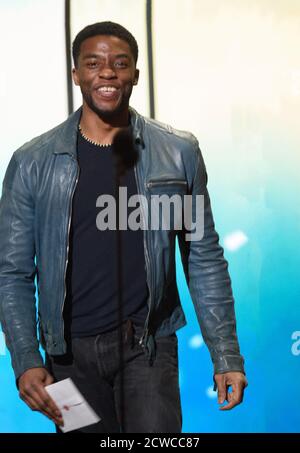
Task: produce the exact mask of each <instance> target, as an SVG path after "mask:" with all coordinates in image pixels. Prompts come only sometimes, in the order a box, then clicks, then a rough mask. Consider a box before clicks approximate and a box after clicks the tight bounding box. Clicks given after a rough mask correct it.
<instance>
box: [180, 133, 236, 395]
mask: <svg viewBox="0 0 300 453" xmlns="http://www.w3.org/2000/svg"><path fill="white" fill-rule="evenodd" d="M194 141H195V142H194V146H195V151H196V153H195V156H196V161H195V165H194V170H195V171H194V178H193V183H192V188H191V193H190V195H192V198H191V199H192V218H193V220H194V219H195V215H196V212H197V211H196V209H195V206H196V195H202V197H200V198H202V201H203V209H202V213H201V212H200V213H199V212H197V216H199V215H203V214H204V216H203V217H204V218H203V224H202V225H203V235H202V238H200V239H199V240H187V239H186V236H185V235H186V232H187V230H181V231H180V232H179V234H178V244H179V248H180V253H181V259H182V263H183V268H184V272H185V276H186V280H187V284H188V287H189V291H190V295H191V298H192V301H193V304H194V307H195V311H196V315H197V319H198V322H199V326H200V329H201V333H202V336H203V339H204V342H205V344H206V345H207V347H208V349H209V352H210V355H211V358H212V362H213V365H214V373H225V372H227V371H240V372H243V373H245V371H244V358H243V356H241V354H240V348H239V344H238V339H237V334H236V318H235V310H234V299H233V295H232V289H231V280H230V276H229V273H228V263H227V261H226V260H225V258H224V254H223V248H222V247H221V246H220V245H219V236H218V234H217V232H216V230H215V225H214V220H213V215H212V211H211V205H210V198H209V194H208V191H207V173H206V168H205V164H204V161H203V157H202V154H201V151H200V149H199V146H198V142H197V140H196V139H195V138H194ZM214 389H216V385H215V387H214Z"/></svg>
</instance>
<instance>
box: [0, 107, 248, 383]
mask: <svg viewBox="0 0 300 453" xmlns="http://www.w3.org/2000/svg"><path fill="white" fill-rule="evenodd" d="M81 111H82V108H79V109H78V110H77V111H76V112H75V113H73V114H72V115H70V116H69V117H68V118H67V120H66V121H64V122H63V123H62V124H60V125H58V126H57V127H55V128H53V129H51V130H50V131H48V132H46V133H44V134H42V135H40V136H39V137H36V138H34V139H33V140H31V141H29V142H27V143H25V144H24V145H23V146H22V147H21V148H19V149H18V150H17V151H15V152H14V153H13V156H12V158H11V160H10V162H9V165H8V167H7V170H6V174H5V178H4V181H3V190H2V198H1V202H0V250H1V256H0V321H1V324H2V329H3V331H4V333H5V339H6V344H7V347H8V349H9V350H10V353H11V357H12V365H13V368H14V372H15V375H16V378H18V377H19V376H20V375H21V374H22V373H23V372H24V371H26V370H27V369H29V368H34V367H40V366H43V358H42V356H41V354H40V352H39V342H41V344H42V346H43V347H44V349H46V351H47V352H48V353H49V354H52V355H61V354H64V353H65V352H66V341H65V337H64V320H63V308H64V301H65V296H66V285H65V277H66V269H67V263H68V248H69V244H68V235H69V230H70V222H71V209H72V197H73V194H74V191H75V188H76V183H77V181H78V175H79V168H78V163H77V159H76V142H77V131H78V123H79V120H80V116H81ZM130 118H131V124H132V128H133V136H134V140H135V143H136V146H137V150H138V153H139V160H138V162H137V164H136V165H135V168H134V170H135V176H136V182H137V188H138V192H139V193H140V194H143V195H144V196H146V197H147V199H149V197H150V196H151V195H152V194H163V193H167V194H169V195H173V194H179V195H184V194H191V195H192V197H193V204H194V199H195V195H197V194H199V195H201V194H202V195H204V200H205V201H204V209H205V210H204V236H203V238H202V239H201V240H199V241H189V242H188V241H186V240H185V235H184V230H183V231H179V230H176V231H175V230H174V229H173V230H172V229H170V230H169V231H167V230H166V229H165V230H163V229H160V230H151V229H150V228H149V229H145V230H143V234H144V252H145V264H146V270H147V282H148V288H149V300H148V315H147V319H146V322H145V326H144V331H143V335H142V337H141V338H140V343H141V345H142V347H143V348H144V350H145V353H147V354H148V357H149V359H150V361H153V359H154V357H155V338H158V337H160V336H165V335H169V334H171V333H173V332H175V331H176V330H177V329H179V328H180V327H182V326H184V325H185V324H186V319H185V315H184V312H183V310H182V307H181V303H180V298H179V294H178V289H177V285H176V272H175V242H176V236H177V238H178V244H179V247H180V253H181V258H182V263H183V268H184V272H185V275H186V279H187V283H188V287H189V290H190V294H191V298H192V301H193V304H194V307H195V311H196V314H197V319H198V321H199V325H200V328H201V332H202V335H203V338H204V341H205V343H206V345H207V346H208V348H209V351H210V354H211V358H212V361H213V365H214V373H224V372H226V371H241V372H244V368H243V364H244V359H243V357H242V356H241V354H240V350H239V344H238V340H237V335H236V320H235V311H234V299H233V296H232V290H231V280H230V277H229V274H228V264H227V261H226V260H225V259H224V256H223V249H222V247H221V246H220V245H219V237H218V234H217V233H216V231H215V228H214V221H213V216H212V212H211V207H210V199H209V195H208V192H207V187H206V186H207V174H206V169H205V164H204V162H203V158H202V155H201V151H200V149H199V146H198V142H197V140H196V138H195V137H194V136H193V135H192V134H191V133H189V132H183V131H178V130H175V129H173V128H171V127H170V126H167V125H164V124H162V123H159V122H158V121H154V120H151V119H148V118H145V117H143V116H142V115H140V114H138V113H137V112H136V111H135V110H134V109H132V108H130ZM36 288H37V292H38V306H37V307H36V298H35V292H36ZM37 325H38V329H37ZM38 332H39V335H38Z"/></svg>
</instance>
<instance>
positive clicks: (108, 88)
mask: <svg viewBox="0 0 300 453" xmlns="http://www.w3.org/2000/svg"><path fill="white" fill-rule="evenodd" d="M98 91H103V92H105V93H107V92H109V91H117V88H115V87H100V88H98Z"/></svg>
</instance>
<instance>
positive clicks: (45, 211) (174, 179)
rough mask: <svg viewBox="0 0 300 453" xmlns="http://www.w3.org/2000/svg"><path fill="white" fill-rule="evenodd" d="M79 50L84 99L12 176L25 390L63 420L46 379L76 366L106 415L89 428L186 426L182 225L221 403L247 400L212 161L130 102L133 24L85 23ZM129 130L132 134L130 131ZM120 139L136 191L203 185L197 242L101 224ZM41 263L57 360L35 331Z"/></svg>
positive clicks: (3, 302)
mask: <svg viewBox="0 0 300 453" xmlns="http://www.w3.org/2000/svg"><path fill="white" fill-rule="evenodd" d="M73 58H74V69H73V79H74V83H75V84H76V85H78V86H80V89H81V92H82V99H83V103H82V106H81V107H80V108H79V109H78V110H77V111H76V112H75V113H73V114H72V115H71V116H70V117H69V118H68V119H67V120H66V121H65V122H64V123H62V124H60V125H58V126H57V127H55V128H54V129H52V130H50V131H48V132H46V133H44V134H43V135H41V136H39V137H37V138H34V139H33V140H31V141H30V142H28V143H26V144H25V145H23V146H22V147H21V148H20V149H18V150H17V151H15V152H14V154H13V156H12V158H11V161H10V163H9V166H8V168H7V171H6V175H5V178H4V182H3V193H2V198H1V204H0V249H1V260H0V282H1V286H0V319H1V323H2V327H3V330H4V332H5V334H6V341H7V346H8V348H9V350H10V353H11V356H12V364H13V368H14V371H15V376H16V380H17V385H18V387H19V391H20V397H21V398H22V399H23V400H24V401H25V402H26V403H27V404H28V406H29V407H30V408H31V409H32V410H37V411H40V412H42V413H43V414H44V415H46V416H48V417H49V418H50V419H51V420H53V421H54V422H55V423H56V427H57V432H60V429H59V426H61V425H62V424H63V417H62V412H61V410H60V408H58V407H56V405H55V403H54V401H52V400H51V399H50V397H49V395H48V393H47V392H46V391H45V386H46V385H48V384H50V383H52V382H54V381H60V380H62V379H65V378H68V377H70V378H71V379H72V380H73V381H74V383H75V384H76V386H77V387H78V388H79V390H80V392H81V393H82V394H83V395H84V397H85V398H86V399H87V401H88V402H89V404H90V405H91V406H92V407H93V409H94V410H95V411H96V413H97V414H98V415H99V416H100V417H101V420H100V422H98V423H97V424H94V425H90V426H88V427H85V428H81V429H80V430H79V431H80V432H98V433H100V432H106V433H111V432H145V433H147V432H149V433H150V432H173V433H176V432H181V429H182V413H181V401H180V391H179V382H178V344H177V335H176V331H177V330H178V329H179V328H181V327H183V326H184V325H185V324H186V319H185V315H184V312H183V310H182V307H181V302H180V298H179V294H178V289H177V284H176V270H175V240H176V237H177V238H178V243H179V246H180V251H181V258H182V262H183V267H184V271H185V275H186V278H187V282H188V286H189V290H190V294H191V298H192V301H193V304H194V307H195V311H196V314H197V317H198V320H199V325H200V328H201V331H202V335H203V338H204V340H205V343H206V345H207V346H208V348H209V351H210V354H211V358H212V361H213V366H214V373H213V379H214V383H215V388H217V389H218V396H219V403H224V402H225V400H227V404H226V405H225V406H223V407H221V409H222V410H228V409H231V408H233V407H234V406H236V405H237V404H239V403H240V402H241V401H242V399H243V392H244V388H245V387H246V385H247V381H246V378H245V373H244V367H243V364H244V360H243V357H242V356H241V354H240V349H239V344H238V340H237V336H236V320H235V311H234V300H233V296H232V290H231V281H230V277H229V274H228V265H227V262H226V260H225V259H224V256H223V249H222V248H221V246H220V245H219V238H218V234H217V233H216V231H215V228H214V221H213V216H212V212H211V206H210V199H209V195H208V192H207V174H206V169H205V164H204V161H203V158H202V155H201V152H200V149H199V146H198V142H197V140H196V138H195V137H194V136H193V135H192V134H190V133H189V132H183V131H178V130H175V129H173V128H171V127H170V126H166V125H164V124H162V123H159V122H157V121H154V120H150V119H147V118H145V117H143V116H142V115H140V114H139V113H137V112H136V111H135V110H134V109H133V108H131V107H129V100H130V96H131V92H132V89H133V86H134V85H136V84H137V83H138V78H139V71H138V69H137V68H136V64H137V59H138V46H137V43H136V40H135V38H134V37H133V36H132V34H131V33H130V32H129V31H128V30H126V29H125V28H124V27H122V26H121V25H119V24H115V23H112V22H101V23H96V24H93V25H89V26H87V27H86V28H84V29H83V30H82V31H80V32H79V33H78V35H77V36H76V38H75V40H74V42H73ZM123 132H125V135H124V137H125V138H126V137H127V139H126V140H125V139H124V141H123V142H122V141H121V142H120V140H119V141H118V139H117V137H119V136H120V134H122V133H123ZM117 143H118V147H119V148H120V147H121V151H122V152H123V157H124V158H125V160H126V157H127V155H128V153H131V152H133V151H134V153H135V155H136V160H134V161H133V163H132V164H131V165H127V168H126V171H123V173H122V174H121V175H119V176H118V177H119V183H120V186H122V187H126V193H127V195H128V198H129V197H131V196H134V195H139V196H143V197H145V199H146V200H149V199H150V197H151V196H155V195H165V194H167V195H168V196H174V195H178V196H179V197H180V198H183V197H184V196H185V195H189V196H190V197H191V199H192V205H194V206H195V204H196V197H197V196H202V197H203V199H204V229H203V237H202V238H201V239H199V240H196V241H187V240H186V235H185V233H186V231H185V230H184V229H182V230H181V231H180V230H179V231H175V229H174V228H173V227H170V229H169V231H166V230H162V229H156V230H151V229H144V230H141V229H133V230H130V229H124V230H122V229H121V230H120V231H119V235H120V236H117V231H116V230H115V229H107V230H105V231H100V230H99V229H98V228H97V224H96V223H97V222H96V218H97V214H98V207H97V203H96V200H97V199H98V197H99V196H100V195H102V194H107V195H111V196H114V195H115V180H116V168H117V167H116V166H115V161H114V155H115V152H116V147H117ZM122 143H123V145H122ZM122 146H123V147H122ZM141 212H142V214H143V215H144V216H145V217H146V215H147V213H145V212H143V211H141ZM118 238H119V239H120V241H121V244H122V247H121V250H120V249H117V243H118ZM118 253H119V255H118ZM116 257H119V260H120V263H119V264H120V269H121V276H122V278H121V280H120V281H119V280H118V277H117V272H116V268H117V264H118V263H117V262H116V259H117V258H116ZM36 276H37V286H38V294H39V300H38V310H37V314H38V326H39V340H40V342H41V344H42V346H43V348H44V349H45V351H46V363H44V361H43V358H42V356H41V354H40V352H39V341H38V336H37V325H36V305H35V277H36ZM120 292H121V294H122V306H123V317H122V320H121V321H120V318H119V307H118V300H119V299H118V296H119V295H120ZM120 338H121V344H122V345H123V349H122V351H123V352H122V366H120V349H119V346H120ZM230 387H231V389H232V391H229V390H230ZM122 389H123V390H122ZM199 391H200V389H199ZM122 395H123V396H122ZM199 428H201V427H199Z"/></svg>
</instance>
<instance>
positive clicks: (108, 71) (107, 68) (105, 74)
mask: <svg viewBox="0 0 300 453" xmlns="http://www.w3.org/2000/svg"><path fill="white" fill-rule="evenodd" d="M99 77H102V78H104V79H112V78H114V77H116V72H115V69H114V67H113V66H112V65H110V64H105V65H104V66H102V67H101V68H100V71H99Z"/></svg>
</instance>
